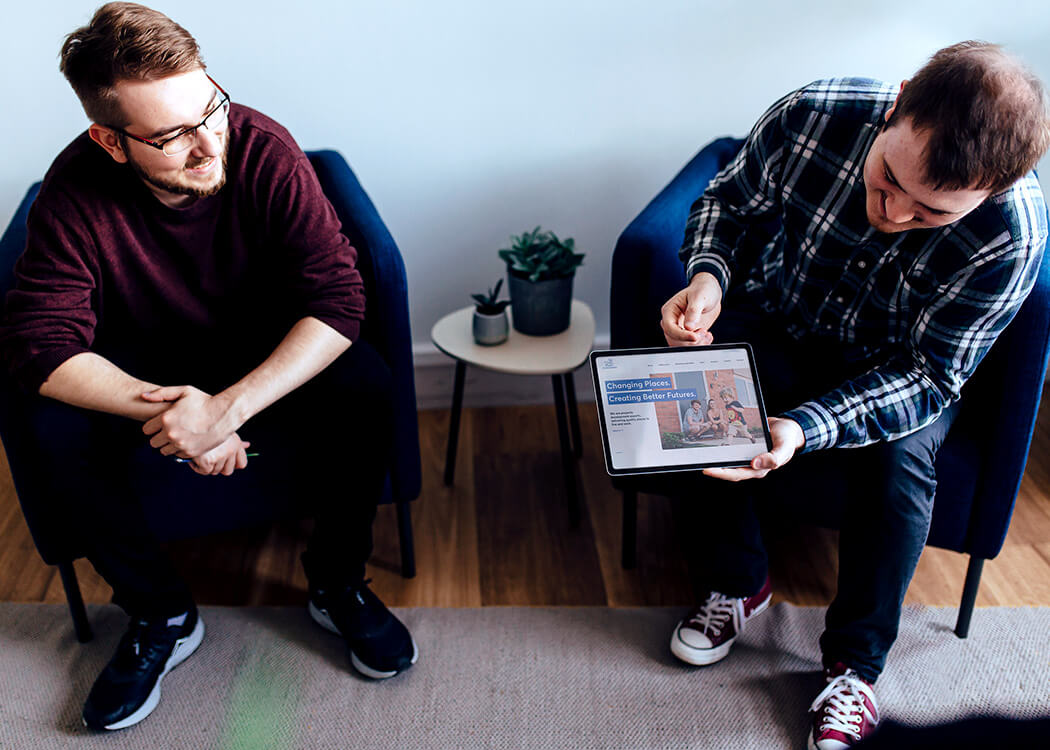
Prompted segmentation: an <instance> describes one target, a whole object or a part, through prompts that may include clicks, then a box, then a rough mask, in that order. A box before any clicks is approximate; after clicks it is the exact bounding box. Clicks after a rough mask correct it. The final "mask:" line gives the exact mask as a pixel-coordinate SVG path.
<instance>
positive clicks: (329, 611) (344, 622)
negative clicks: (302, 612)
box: [308, 580, 419, 680]
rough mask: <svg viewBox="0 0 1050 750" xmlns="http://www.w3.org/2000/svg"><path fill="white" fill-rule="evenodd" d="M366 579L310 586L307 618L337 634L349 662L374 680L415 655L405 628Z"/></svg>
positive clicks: (406, 664)
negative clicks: (334, 586) (335, 585)
mask: <svg viewBox="0 0 1050 750" xmlns="http://www.w3.org/2000/svg"><path fill="white" fill-rule="evenodd" d="M368 583H369V581H367V580H366V581H361V582H360V583H357V584H355V585H351V586H344V587H342V588H337V589H311V591H310V604H309V605H308V609H309V611H310V617H312V618H313V619H314V622H316V623H317V624H318V625H320V626H321V627H322V628H324V629H325V630H330V631H331V632H333V633H335V634H337V635H341V636H342V637H343V640H344V641H346V646H347V649H348V650H349V651H350V663H351V664H353V665H354V669H356V670H357V671H358V672H360V673H361V674H363V675H365V676H366V677H371V678H372V679H375V680H382V679H385V678H387V677H393V676H394V675H396V674H397V673H398V672H403V671H405V670H406V669H408V668H409V667H411V666H412V665H413V664H415V663H416V660H417V659H418V658H419V647H418V646H416V642H415V641H414V640H413V639H412V636H411V635H409V632H408V628H406V627H405V626H404V624H403V623H402V622H401V621H400V620H399V619H397V618H396V617H394V615H393V613H392V612H391V611H390V610H389V609H387V608H386V605H385V604H383V602H381V601H380V600H379V597H378V596H376V595H375V594H373V593H372V591H371V589H369V588H368Z"/></svg>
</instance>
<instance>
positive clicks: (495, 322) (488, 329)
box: [470, 279, 510, 346]
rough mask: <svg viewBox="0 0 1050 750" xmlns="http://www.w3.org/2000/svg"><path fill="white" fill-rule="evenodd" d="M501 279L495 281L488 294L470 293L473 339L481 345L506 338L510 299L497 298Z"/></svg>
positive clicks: (492, 344)
mask: <svg viewBox="0 0 1050 750" xmlns="http://www.w3.org/2000/svg"><path fill="white" fill-rule="evenodd" d="M501 286H503V279H500V280H499V281H497V282H496V287H495V288H494V289H489V290H488V294H472V295H470V296H471V297H473V298H474V340H475V341H476V342H478V343H479V344H481V345H482V346H495V345H496V344H502V343H503V342H504V341H506V340H507V329H508V326H507V305H509V304H510V300H508V299H504V300H501V299H499V288H500V287H501Z"/></svg>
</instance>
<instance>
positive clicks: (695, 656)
mask: <svg viewBox="0 0 1050 750" xmlns="http://www.w3.org/2000/svg"><path fill="white" fill-rule="evenodd" d="M772 600H773V597H772V595H770V596H769V597H768V598H767V599H766V600H765V601H764V602H762V603H761V604H759V605H758V606H757V607H755V611H754V612H752V613H751V614H750V615H748V618H747V619H748V620H751V619H754V618H755V617H757V616H758V615H760V614H762V613H763V612H765V611H766V608H767V607H769V603H770V602H771V601H772ZM681 628H682V625H681V623H679V624H678V626H677V627H676V628H675V629H674V633H672V634H671V653H672V654H674V655H675V657H676V658H678V659H680V660H681V661H684V662H685V663H686V664H692V665H693V666H694V667H706V666H708V665H710V664H714V663H716V662H720V661H722V659H724V658H726V657H727V656H729V649H730V648H731V647H732V646H733V644H734V643H735V642H736V639H737V638H739V637H740V634H739V633H737V634H736V635H734V636H733V637H732V638H730V639H729V640H728V641H726V642H725V643H721V644H719V645H718V646H715V647H714V648H696V647H694V646H690V645H689V644H688V643H686V642H685V641H683V640H682V638H681V636H680V635H679V632H680V631H681ZM741 630H743V628H741Z"/></svg>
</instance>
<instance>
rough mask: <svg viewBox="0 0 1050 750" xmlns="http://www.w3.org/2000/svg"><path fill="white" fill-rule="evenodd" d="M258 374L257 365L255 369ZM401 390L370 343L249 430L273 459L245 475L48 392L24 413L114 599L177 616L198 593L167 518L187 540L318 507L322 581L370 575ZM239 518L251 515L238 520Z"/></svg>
mask: <svg viewBox="0 0 1050 750" xmlns="http://www.w3.org/2000/svg"><path fill="white" fill-rule="evenodd" d="M259 361H261V360H256V361H255V362H254V364H258V362H259ZM205 364H206V363H205ZM224 364H228V363H224ZM249 369H251V366H250V365H247V364H245V366H244V368H243V370H242V374H243V373H247V372H248V370H249ZM212 392H214V391H212ZM393 398H394V395H393V393H392V392H391V388H390V373H389V369H388V368H387V366H386V364H385V362H384V361H383V359H382V358H381V357H380V356H379V354H378V353H376V351H375V350H374V349H372V348H371V347H370V346H369V345H368V344H367V343H366V342H364V341H357V342H356V343H354V344H353V345H352V346H351V347H350V348H349V349H348V350H347V351H346V352H345V353H344V354H343V355H341V356H340V357H339V358H338V359H337V360H336V361H335V362H333V363H332V364H331V365H330V366H329V367H328V368H326V369H325V370H324V371H322V372H321V373H320V374H318V375H317V376H316V377H314V378H313V379H311V380H310V381H309V382H307V383H305V384H304V385H303V386H301V387H300V388H298V389H296V390H295V391H293V392H292V393H290V394H288V395H287V396H285V397H284V398H283V399H281V400H279V401H278V402H277V403H275V404H273V405H271V406H270V407H269V408H267V409H265V410H264V411H263V412H261V413H260V414H258V415H256V416H255V417H253V418H252V419H251V420H249V421H248V422H247V423H245V424H244V425H243V426H242V428H241V429H240V430H238V434H239V435H240V436H241V437H242V438H243V439H245V440H248V441H250V442H251V443H252V446H251V448H250V449H249V450H250V451H252V452H258V453H259V454H260V455H259V456H258V457H253V458H250V459H249V463H248V467H247V468H246V469H244V470H238V471H236V472H234V475H233V476H231V477H223V476H214V477H212V476H208V477H202V476H199V475H197V474H196V473H194V472H193V471H192V470H191V469H190V468H189V467H188V466H187V465H185V464H179V463H177V462H175V461H174V459H172V458H166V457H163V456H161V455H160V453H159V452H158V451H157V450H156V449H154V448H152V447H150V446H149V444H148V438H147V437H146V436H145V435H144V434H143V432H142V430H141V424H140V423H138V422H136V421H133V420H128V419H125V418H122V417H116V416H113V415H108V414H101V413H98V412H91V411H87V410H83V409H78V408H74V407H70V406H68V405H66V404H63V403H60V402H58V401H54V400H52V399H47V398H42V397H34V398H33V403H32V404H31V406H30V408H29V409H27V410H25V412H24V413H25V414H26V418H27V419H28V422H29V424H28V427H29V429H31V430H33V438H32V439H33V440H35V441H36V442H38V443H39V444H41V445H44V446H46V450H44V451H41V452H42V453H43V454H44V456H45V458H44V460H45V461H49V462H51V463H52V465H51V466H48V467H46V471H47V474H48V476H49V477H50V480H49V481H50V482H51V483H52V492H51V494H52V495H53V496H55V497H58V498H64V500H65V502H66V508H65V512H67V513H68V514H69V515H70V516H71V519H72V520H73V521H74V524H75V525H76V526H77V527H78V528H77V534H78V536H79V537H80V538H81V539H82V540H83V542H84V547H83V549H84V551H85V552H86V556H87V558H88V559H89V560H90V561H91V563H92V564H93V565H94V567H95V568H96V570H97V571H98V572H99V574H100V575H102V577H103V578H104V579H105V580H106V582H107V583H109V584H110V586H112V587H113V592H114V597H113V599H114V601H115V602H116V603H117V604H119V605H120V606H121V607H122V608H123V609H124V610H125V611H127V612H128V613H129V614H131V615H135V616H170V615H173V614H178V613H180V612H184V611H185V610H186V609H187V608H188V607H189V606H190V605H191V604H192V602H193V599H192V596H191V594H190V592H189V590H188V588H187V586H186V584H185V582H184V581H183V580H182V579H181V577H180V576H179V575H178V573H177V572H176V571H175V569H174V567H173V566H172V564H171V562H170V561H169V559H168V557H167V555H166V554H165V553H164V551H163V550H162V548H161V545H160V541H159V539H158V533H157V531H158V528H157V527H158V526H160V527H161V528H160V531H161V532H162V534H163V535H164V536H173V537H178V536H183V535H185V534H186V533H190V534H192V533H193V532H194V530H196V529H205V530H217V529H224V528H236V527H238V526H243V525H244V524H245V522H246V521H247V522H252V521H254V522H258V521H261V520H270V519H272V518H273V517H275V516H277V515H282V514H285V515H286V514H288V513H289V511H290V512H291V513H293V514H297V515H301V516H310V515H312V516H313V517H314V518H315V519H316V523H315V530H314V532H313V534H312V536H311V539H310V541H309V544H308V547H307V550H306V552H305V554H304V556H303V563H304V566H305V569H306V574H307V577H308V578H309V580H310V583H311V585H312V586H321V587H325V586H333V585H338V584H340V583H349V582H354V581H357V580H360V579H361V578H363V576H364V570H365V561H366V560H367V559H368V557H369V556H370V555H371V552H372V523H373V521H374V519H375V512H376V505H377V503H378V501H379V499H380V498H381V496H382V492H383V488H384V482H385V480H386V477H387V474H388V473H389V470H390V464H391V453H390V451H391V446H392V429H393V428H392V422H393V416H392V405H393ZM245 495H247V497H244V496H245ZM172 498H173V499H172ZM158 505H163V507H162V508H159V509H158V507H157V506H158ZM239 512H243V513H245V514H246V515H249V516H250V518H248V519H242V518H236V517H231V516H235V515H236V514H238V513H239ZM187 514H190V515H191V517H187ZM158 517H159V518H160V519H161V520H160V521H158V520H157V519H158ZM171 528H175V529H183V530H185V532H183V533H179V532H175V533H170V530H171ZM197 533H200V532H199V531H197Z"/></svg>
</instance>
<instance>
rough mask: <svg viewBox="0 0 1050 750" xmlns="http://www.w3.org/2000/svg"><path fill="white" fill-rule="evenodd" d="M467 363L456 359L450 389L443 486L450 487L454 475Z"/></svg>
mask: <svg viewBox="0 0 1050 750" xmlns="http://www.w3.org/2000/svg"><path fill="white" fill-rule="evenodd" d="M466 375H467V363H466V362H464V361H462V360H459V359H457V360H456V384H455V386H454V387H453V390H452V415H451V417H450V418H449V424H448V452H447V453H445V486H446V487H451V486H452V480H453V479H454V477H455V475H456V445H457V443H459V416H460V414H461V413H462V412H463V381H464V380H465V379H466Z"/></svg>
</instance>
